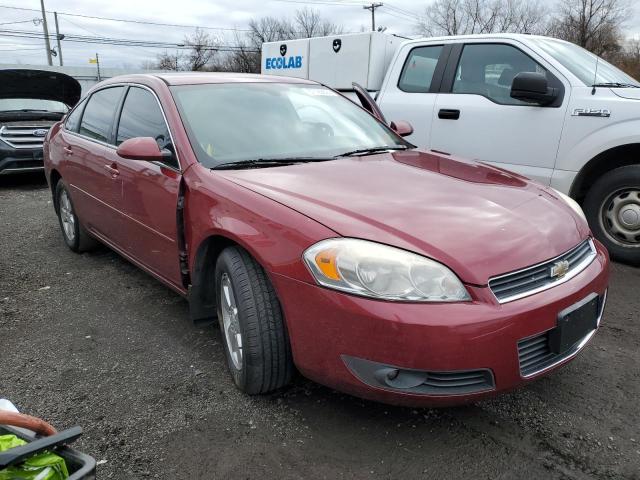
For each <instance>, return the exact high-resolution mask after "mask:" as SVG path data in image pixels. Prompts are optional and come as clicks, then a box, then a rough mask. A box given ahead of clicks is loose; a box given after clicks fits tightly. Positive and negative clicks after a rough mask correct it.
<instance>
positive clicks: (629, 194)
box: [584, 165, 640, 265]
mask: <svg viewBox="0 0 640 480" xmlns="http://www.w3.org/2000/svg"><path fill="white" fill-rule="evenodd" d="M584 212H585V215H586V216H587V220H588V221H589V226H590V227H591V230H592V231H593V233H594V235H595V236H596V238H597V239H598V240H600V241H601V242H602V243H603V244H604V246H605V247H607V250H609V254H610V255H611V258H613V259H614V260H618V261H620V262H624V263H629V264H632V265H640V165H630V166H626V167H620V168H616V169H615V170H611V171H610V172H607V173H605V174H604V175H603V176H602V177H600V178H599V179H598V180H597V181H596V182H595V183H594V184H593V185H592V186H591V188H590V189H589V191H588V192H587V196H586V198H585V201H584Z"/></svg>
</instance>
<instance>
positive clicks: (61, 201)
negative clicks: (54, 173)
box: [54, 179, 98, 253]
mask: <svg viewBox="0 0 640 480" xmlns="http://www.w3.org/2000/svg"><path fill="white" fill-rule="evenodd" d="M55 192H56V193H55V197H54V198H55V208H56V213H57V214H58V222H59V223H60V230H62V237H63V238H64V241H65V243H66V244H67V246H68V247H69V248H70V249H71V250H72V251H74V252H77V253H81V252H87V251H89V250H93V249H94V248H95V247H96V246H97V245H98V241H97V240H95V239H94V238H93V237H91V235H89V233H87V231H86V230H85V229H84V227H83V226H82V225H81V223H80V220H79V219H78V216H77V215H76V212H75V209H74V208H73V201H72V200H71V195H70V194H69V190H68V189H67V186H66V185H65V183H64V182H63V181H62V179H61V180H59V181H58V183H57V184H56V187H55Z"/></svg>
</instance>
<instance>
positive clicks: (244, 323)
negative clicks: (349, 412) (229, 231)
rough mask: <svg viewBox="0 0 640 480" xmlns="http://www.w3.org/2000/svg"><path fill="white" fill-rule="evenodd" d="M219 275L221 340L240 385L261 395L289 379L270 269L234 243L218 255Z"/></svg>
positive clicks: (290, 367) (289, 366)
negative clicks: (265, 267) (269, 274)
mask: <svg viewBox="0 0 640 480" xmlns="http://www.w3.org/2000/svg"><path fill="white" fill-rule="evenodd" d="M215 279H216V285H215V288H216V292H217V304H218V305H217V306H218V321H219V323H220V330H221V332H222V342H223V344H224V347H225V355H226V358H227V365H228V367H229V371H230V372H231V376H232V377H233V381H234V382H235V384H236V386H237V387H238V388H239V389H240V390H242V391H243V392H245V393H248V394H259V393H267V392H270V391H273V390H276V389H278V388H280V387H283V386H284V385H286V384H287V383H289V381H290V380H291V376H292V372H293V361H292V359H291V349H290V346H289V338H288V335H287V330H286V326H285V323H284V318H283V315H282V310H281V308H280V303H279V301H278V298H277V297H276V294H275V291H274V290H273V286H272V285H271V282H270V281H269V277H268V276H267V274H266V273H265V271H264V270H263V269H262V267H261V266H260V265H259V264H258V263H257V262H256V261H255V260H254V259H253V258H252V257H251V256H250V255H249V254H248V253H247V252H246V251H245V250H243V249H241V248H239V247H229V248H226V249H225V250H223V251H222V253H221V254H220V256H219V257H218V261H217V263H216V272H215Z"/></svg>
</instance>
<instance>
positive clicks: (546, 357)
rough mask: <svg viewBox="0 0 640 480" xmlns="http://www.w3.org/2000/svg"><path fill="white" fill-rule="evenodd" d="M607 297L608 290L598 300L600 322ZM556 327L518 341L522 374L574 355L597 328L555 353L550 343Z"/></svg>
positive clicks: (530, 373) (538, 369) (540, 370)
mask: <svg viewBox="0 0 640 480" xmlns="http://www.w3.org/2000/svg"><path fill="white" fill-rule="evenodd" d="M606 299H607V295H606V292H605V294H604V296H601V297H600V299H599V301H598V312H599V313H598V324H599V323H600V317H602V313H603V311H604V305H605V302H606ZM553 331H554V329H552V330H548V331H546V332H544V333H541V334H539V335H536V336H535V337H530V338H526V339H524V340H520V341H519V342H518V360H519V362H520V375H522V376H523V377H529V376H531V375H535V374H536V373H540V372H542V371H543V370H546V369H547V368H550V367H552V366H553V365H555V364H556V363H559V362H561V361H562V360H565V359H567V358H569V357H572V356H573V355H575V354H576V353H578V351H580V349H581V348H582V347H583V346H584V345H585V344H586V340H585V339H588V338H589V337H591V336H592V335H593V334H594V332H595V330H592V331H591V332H589V333H588V334H587V335H586V336H585V337H584V338H582V339H580V340H579V341H578V342H576V344H574V345H573V346H571V347H570V348H569V349H568V350H567V351H565V352H563V353H554V352H553V351H552V350H551V346H550V344H549V340H550V336H551V335H552V334H553Z"/></svg>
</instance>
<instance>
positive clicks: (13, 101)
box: [0, 98, 69, 113]
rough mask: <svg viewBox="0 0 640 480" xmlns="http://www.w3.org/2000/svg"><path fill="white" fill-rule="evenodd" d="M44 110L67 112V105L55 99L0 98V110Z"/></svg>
mask: <svg viewBox="0 0 640 480" xmlns="http://www.w3.org/2000/svg"><path fill="white" fill-rule="evenodd" d="M22 110H26V111H45V112H55V113H67V111H68V110H69V107H67V106H66V105H65V104H64V103H62V102H56V101H55V100H39V99H37V98H3V99H0V112H15V111H22Z"/></svg>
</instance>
